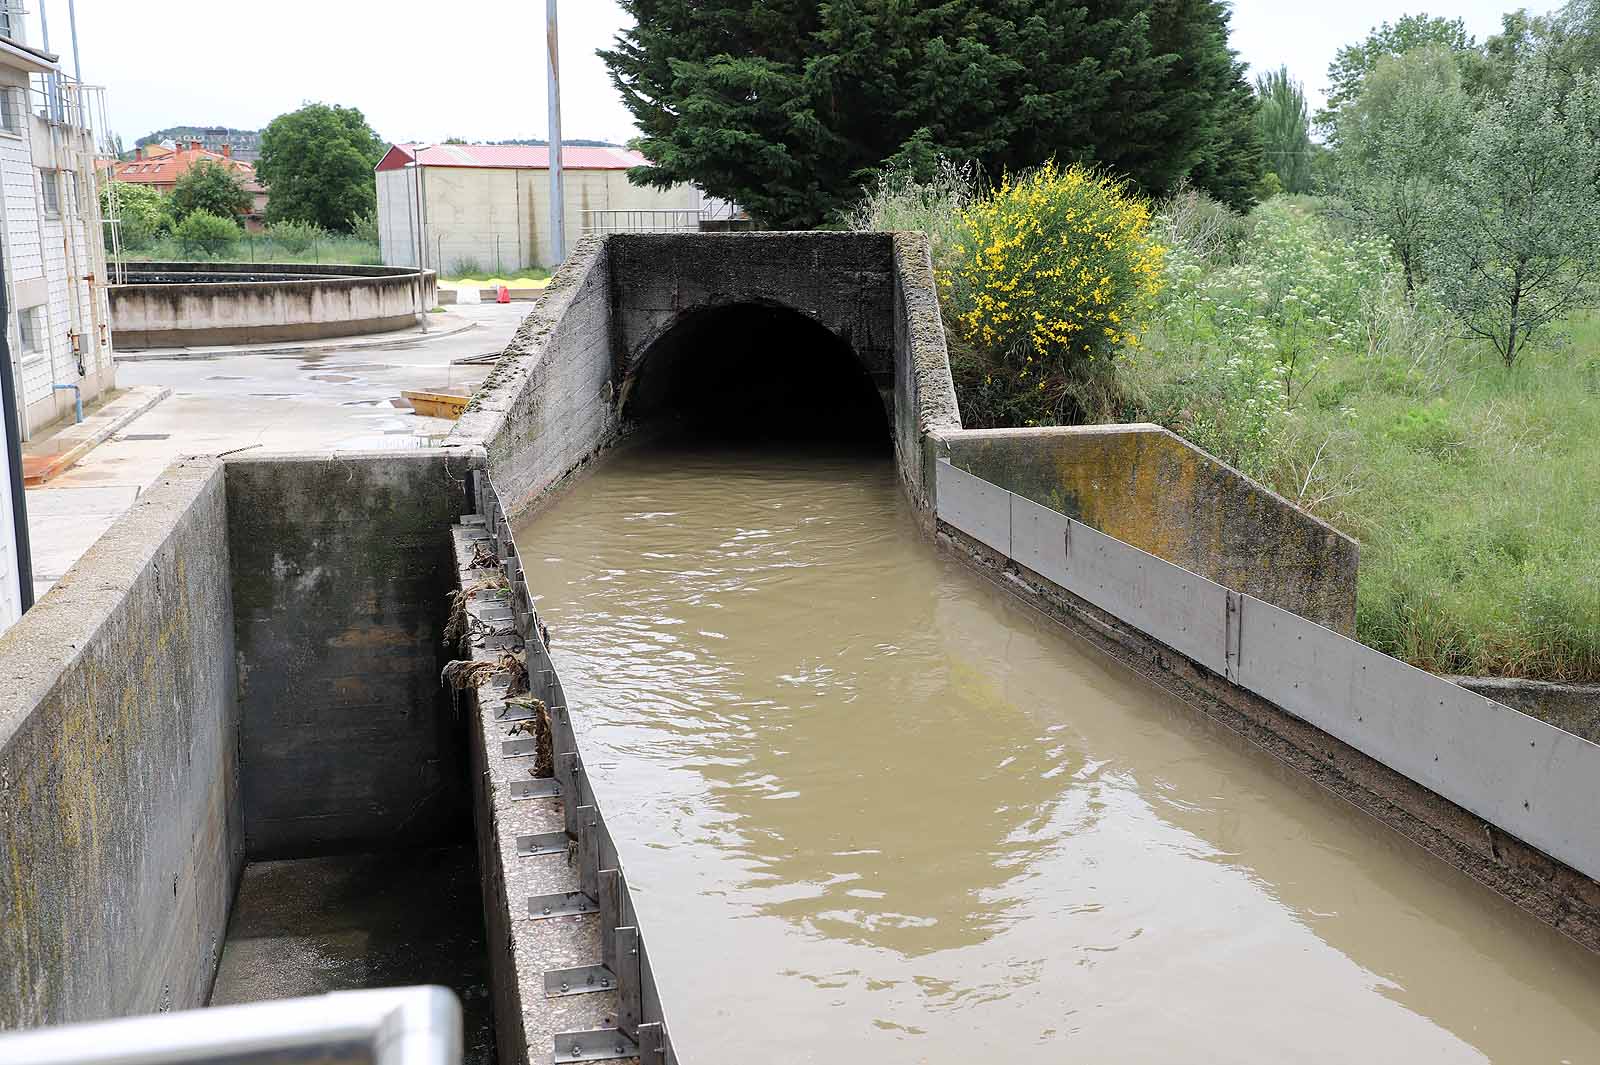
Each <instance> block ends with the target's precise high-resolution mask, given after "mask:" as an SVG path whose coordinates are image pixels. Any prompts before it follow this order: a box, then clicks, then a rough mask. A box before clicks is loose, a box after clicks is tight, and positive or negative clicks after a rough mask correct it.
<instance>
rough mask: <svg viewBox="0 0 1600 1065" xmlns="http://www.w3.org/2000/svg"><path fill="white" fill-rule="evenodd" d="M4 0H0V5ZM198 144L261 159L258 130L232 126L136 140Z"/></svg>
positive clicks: (183, 129)
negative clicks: (192, 142)
mask: <svg viewBox="0 0 1600 1065" xmlns="http://www.w3.org/2000/svg"><path fill="white" fill-rule="evenodd" d="M3 2H4V0H0V3H3ZM195 140H197V141H199V142H200V147H202V148H204V149H205V150H206V151H208V152H216V153H217V154H218V155H221V154H222V150H223V149H224V148H227V149H228V150H229V151H231V152H232V153H233V158H235V159H238V160H240V161H241V162H246V163H253V162H255V161H256V160H257V159H259V158H261V131H260V130H255V129H234V128H232V127H231V126H168V127H167V128H166V129H158V130H156V131H155V132H154V133H151V134H149V135H147V136H144V137H141V138H139V147H141V148H144V149H146V151H145V155H147V156H148V155H149V154H150V153H149V149H150V148H151V147H153V146H154V145H157V144H165V145H167V146H168V147H172V146H175V145H179V144H188V143H189V142H190V141H195Z"/></svg>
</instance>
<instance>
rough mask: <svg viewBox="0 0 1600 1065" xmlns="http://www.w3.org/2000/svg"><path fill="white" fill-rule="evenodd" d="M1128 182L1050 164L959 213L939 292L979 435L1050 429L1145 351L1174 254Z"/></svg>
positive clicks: (967, 417) (970, 420)
mask: <svg viewBox="0 0 1600 1065" xmlns="http://www.w3.org/2000/svg"><path fill="white" fill-rule="evenodd" d="M1150 220H1151V210H1150V203H1149V201H1148V200H1145V199H1143V198H1142V197H1140V196H1137V195H1135V194H1134V193H1133V192H1132V191H1131V190H1130V189H1129V187H1128V185H1127V183H1126V182H1125V181H1122V180H1119V179H1117V178H1114V177H1111V176H1109V175H1106V174H1103V173H1098V172H1095V171H1093V170H1088V169H1085V168H1084V167H1081V166H1077V165H1073V166H1068V167H1059V166H1057V165H1056V164H1054V163H1046V164H1045V165H1044V166H1041V167H1039V168H1037V169H1035V170H1031V171H1028V172H1026V173H1024V174H1021V175H1019V176H1016V177H1007V178H1006V179H1005V180H1004V181H1003V182H1002V183H1001V185H1000V187H999V188H998V189H996V190H994V191H993V192H992V193H991V194H990V195H988V196H985V197H982V198H980V199H977V200H975V201H973V202H971V203H969V204H966V205H965V206H963V207H961V208H960V209H959V210H958V211H957V213H956V221H957V225H956V238H955V240H954V245H953V247H952V248H951V249H950V253H949V255H948V256H947V257H945V261H944V262H943V263H941V264H940V269H939V284H940V287H941V294H942V295H943V297H944V304H945V309H946V316H947V318H948V319H949V321H950V323H951V325H952V328H953V332H954V333H955V338H954V339H955V340H956V341H957V343H956V344H954V345H952V351H951V356H952V360H951V361H952V369H953V370H954V371H955V374H956V388H957V390H958V392H959V393H960V402H961V411H962V415H963V419H962V420H963V421H964V422H965V423H966V424H967V425H969V426H1004V425H1050V424H1057V423H1060V422H1062V421H1064V420H1070V419H1071V418H1072V417H1073V416H1074V415H1075V414H1076V411H1074V410H1073V409H1072V408H1073V407H1074V405H1075V403H1074V396H1075V395H1076V394H1077V392H1079V391H1081V389H1082V386H1083V383H1084V381H1085V380H1087V379H1090V378H1093V377H1094V376H1095V373H1094V371H1095V369H1096V364H1101V365H1106V364H1109V360H1110V358H1111V356H1112V355H1114V354H1115V352H1116V351H1117V350H1118V349H1119V348H1121V347H1122V346H1124V345H1130V346H1131V345H1137V344H1138V343H1139V338H1140V336H1141V335H1142V334H1143V332H1144V330H1145V323H1146V319H1147V317H1148V316H1149V315H1150V313H1151V311H1152V309H1153V308H1154V306H1155V301H1156V297H1157V296H1158V295H1159V293H1160V291H1161V283H1162V260H1163V257H1164V255H1165V253H1166V249H1165V248H1163V247H1162V246H1161V245H1160V244H1159V243H1157V241H1156V240H1155V239H1154V237H1153V236H1152V234H1151V229H1150Z"/></svg>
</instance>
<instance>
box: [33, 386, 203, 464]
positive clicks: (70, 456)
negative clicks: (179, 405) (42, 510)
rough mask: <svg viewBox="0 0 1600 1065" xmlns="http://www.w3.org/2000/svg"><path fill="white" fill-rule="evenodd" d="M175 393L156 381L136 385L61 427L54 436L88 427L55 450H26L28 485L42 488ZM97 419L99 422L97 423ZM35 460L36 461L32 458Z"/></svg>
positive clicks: (58, 436)
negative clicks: (45, 453)
mask: <svg viewBox="0 0 1600 1065" xmlns="http://www.w3.org/2000/svg"><path fill="white" fill-rule="evenodd" d="M171 395H172V389H170V388H166V387H162V386H157V385H135V386H134V387H132V388H130V389H128V390H127V392H126V394H124V395H121V396H118V397H117V398H116V399H114V400H112V401H111V402H110V403H107V404H106V405H105V406H104V407H102V408H100V410H98V411H96V412H95V413H94V414H92V415H90V416H89V417H87V418H85V419H84V420H83V422H82V423H81V424H80V425H76V426H72V427H71V428H69V429H64V430H62V432H61V433H59V434H57V436H56V437H55V438H54V439H56V440H60V439H61V438H62V437H68V439H71V437H69V436H68V434H71V433H72V432H73V430H76V429H80V428H82V427H84V426H88V427H89V428H88V429H87V430H86V431H85V432H84V433H83V434H82V436H81V438H79V439H77V440H76V441H75V442H73V443H71V444H70V445H69V446H67V447H66V448H63V449H62V450H60V451H57V452H54V453H53V454H48V455H43V454H36V455H28V454H27V453H26V451H24V456H23V468H24V480H25V482H26V484H27V487H29V488H39V487H42V486H44V485H46V484H48V483H49V481H50V479H51V478H53V477H58V476H60V475H61V474H63V473H65V472H66V471H67V470H69V469H71V468H72V467H73V466H76V465H77V464H78V460H79V459H81V458H83V457H84V456H85V455H87V454H88V453H89V452H91V451H93V450H94V449H95V448H97V447H99V446H100V445H101V444H103V443H105V442H106V441H107V440H110V439H111V438H112V437H113V436H115V435H116V434H118V433H120V432H121V431H122V430H124V429H126V428H127V427H128V426H129V425H131V424H132V423H133V422H135V421H137V420H138V419H139V418H141V417H143V416H144V415H145V414H147V413H148V412H149V411H150V410H151V408H153V407H155V406H156V404H158V403H160V402H161V401H162V400H164V399H167V398H168V397H170V396H171ZM96 422H98V424H94V423H96ZM30 460H33V461H30Z"/></svg>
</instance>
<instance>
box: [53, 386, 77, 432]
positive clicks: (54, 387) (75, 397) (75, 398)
mask: <svg viewBox="0 0 1600 1065" xmlns="http://www.w3.org/2000/svg"><path fill="white" fill-rule="evenodd" d="M50 387H51V389H53V390H54V391H57V392H59V391H61V390H62V389H64V388H70V389H72V398H73V399H74V400H75V401H76V405H77V410H78V424H79V425H82V424H83V392H82V391H80V390H79V388H78V386H77V385H51V386H50Z"/></svg>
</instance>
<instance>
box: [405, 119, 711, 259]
mask: <svg viewBox="0 0 1600 1065" xmlns="http://www.w3.org/2000/svg"><path fill="white" fill-rule="evenodd" d="M647 163H648V160H646V159H645V157H644V156H642V155H640V154H639V153H638V152H633V151H629V150H628V149H626V148H586V147H566V148H563V149H562V151H561V175H562V188H563V193H564V195H563V199H564V200H565V201H566V218H565V222H564V226H565V230H566V240H567V247H568V248H570V247H571V246H572V245H573V244H575V243H577V241H578V238H579V237H580V236H582V235H583V234H584V233H586V232H621V231H638V230H661V229H667V230H671V229H689V230H692V229H696V228H698V226H699V222H700V220H701V219H702V218H705V217H722V218H725V217H727V216H728V215H729V214H730V213H731V210H730V207H729V205H728V204H726V203H724V202H722V201H720V200H713V199H711V198H710V197H707V196H705V195H703V194H702V193H701V191H700V190H699V189H697V188H695V187H694V186H693V185H674V186H673V187H672V188H669V189H655V188H643V187H640V186H638V185H633V184H630V183H629V181H628V170H629V169H630V168H631V167H636V166H644V165H646V164H647ZM376 180H377V184H378V242H379V246H380V248H381V250H382V253H383V261H384V264H385V265H387V266H416V265H418V262H419V258H420V262H421V265H422V268H423V269H426V270H438V271H439V272H440V273H442V274H445V275H449V274H456V273H465V272H475V271H478V270H482V271H492V272H494V273H497V274H504V273H506V272H508V271H512V270H516V269H518V268H519V267H524V266H542V267H550V266H551V265H553V263H554V261H555V256H554V253H553V251H552V248H551V241H550V150H549V149H548V148H545V147H540V146H526V145H515V144H396V145H394V146H392V147H391V148H390V149H389V151H388V152H387V153H386V154H385V155H384V157H383V159H382V160H380V161H379V163H378V166H377V170H376Z"/></svg>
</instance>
